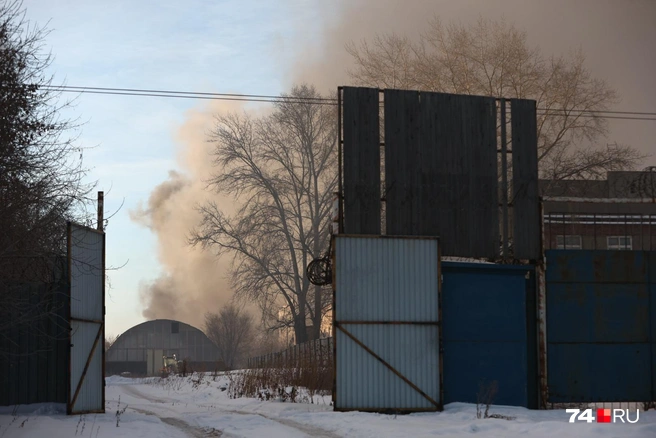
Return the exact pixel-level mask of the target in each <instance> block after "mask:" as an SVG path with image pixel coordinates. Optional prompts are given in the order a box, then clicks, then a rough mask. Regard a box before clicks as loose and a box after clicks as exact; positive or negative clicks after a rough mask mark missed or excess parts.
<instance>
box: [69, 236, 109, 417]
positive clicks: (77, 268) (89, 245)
mask: <svg viewBox="0 0 656 438" xmlns="http://www.w3.org/2000/svg"><path fill="white" fill-rule="evenodd" d="M70 227H71V229H70V241H69V257H70V280H71V285H70V287H71V356H70V360H71V365H70V368H71V375H70V393H69V407H68V412H69V413H70V414H75V413H84V412H104V409H105V407H104V400H103V398H104V376H103V348H104V339H103V336H104V333H103V332H104V331H103V325H104V293H105V289H104V281H105V271H104V268H105V266H104V253H105V247H104V246H105V236H104V234H103V233H102V232H99V231H96V230H92V229H89V228H85V227H82V226H79V225H75V224H71V225H70ZM96 339H98V341H97V342H96ZM94 343H95V348H94ZM87 364H88V366H87ZM85 367H86V373H85V372H84V370H85Z"/></svg>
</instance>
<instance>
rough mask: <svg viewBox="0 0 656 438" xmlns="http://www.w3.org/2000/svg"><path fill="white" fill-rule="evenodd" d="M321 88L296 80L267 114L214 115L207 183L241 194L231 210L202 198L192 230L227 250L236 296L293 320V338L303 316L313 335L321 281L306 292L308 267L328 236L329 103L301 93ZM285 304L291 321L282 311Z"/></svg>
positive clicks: (201, 240) (197, 239) (332, 135)
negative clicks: (211, 167) (297, 83)
mask: <svg viewBox="0 0 656 438" xmlns="http://www.w3.org/2000/svg"><path fill="white" fill-rule="evenodd" d="M318 97H321V95H320V94H319V93H318V92H317V91H316V90H315V89H314V88H312V87H310V86H307V85H302V86H297V87H294V88H293V89H292V91H291V93H290V94H289V95H287V96H283V97H282V98H281V99H280V100H279V101H278V102H277V103H276V106H275V111H274V112H273V113H272V114H271V115H269V116H267V117H262V118H259V119H253V118H251V117H250V116H248V115H246V114H244V115H238V114H225V115H218V116H217V117H216V121H217V125H216V129H215V130H214V132H213V135H212V141H213V142H214V144H215V150H214V154H213V159H214V164H215V166H216V168H217V173H216V174H215V175H214V177H213V178H212V179H211V181H210V182H209V187H210V188H211V189H213V190H216V191H219V192H222V193H225V194H229V195H232V196H234V197H235V198H237V199H239V201H240V203H241V208H240V209H239V210H238V211H237V213H236V214H234V215H233V216H231V217H228V216H226V215H225V214H224V213H223V212H222V211H221V208H220V207H219V206H217V205H216V204H212V203H208V204H205V205H203V206H200V207H199V209H200V212H201V214H202V218H203V219H202V222H201V224H200V226H199V227H198V229H196V230H194V231H193V232H192V237H191V242H192V243H193V244H196V245H201V246H202V247H204V248H206V249H209V250H213V251H215V252H216V253H217V254H230V255H232V256H233V265H232V286H233V289H234V291H235V294H236V296H237V297H238V298H240V299H247V300H249V301H256V302H258V304H259V305H260V308H261V309H262V311H263V314H266V315H269V316H272V315H276V317H275V318H274V319H273V321H274V322H273V324H274V325H293V327H294V330H295V333H296V339H297V342H304V341H305V340H307V338H308V333H307V323H308V319H309V320H310V321H311V322H312V325H313V326H314V328H315V333H314V336H318V333H319V330H320V322H321V315H322V312H324V310H323V305H322V302H323V301H324V300H323V299H322V298H321V296H322V291H321V290H319V289H315V290H314V295H315V296H318V297H319V299H318V301H317V300H316V299H313V298H312V295H311V294H310V290H311V285H310V283H309V281H308V279H307V278H306V276H305V268H306V266H307V265H308V263H309V262H310V261H311V260H312V259H314V258H317V257H319V256H321V255H322V253H323V252H324V251H325V249H326V246H327V244H328V227H327V225H328V220H329V211H330V205H331V203H330V197H331V196H332V193H333V192H334V191H335V188H336V183H337V172H336V158H337V157H336V154H335V148H334V146H335V141H336V132H335V124H336V120H335V114H334V108H332V107H329V106H326V105H321V104H319V103H316V102H318V101H317V100H303V99H304V98H318ZM299 98H300V99H299ZM315 303H318V304H315ZM312 304H315V306H314V307H310V306H311V305H312ZM283 306H284V307H287V308H289V309H290V314H291V321H280V320H279V317H278V316H277V315H279V314H280V312H278V311H277V310H279V309H280V308H281V307H283ZM267 320H269V321H272V319H271V318H267Z"/></svg>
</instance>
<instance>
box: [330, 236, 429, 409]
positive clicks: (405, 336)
mask: <svg viewBox="0 0 656 438" xmlns="http://www.w3.org/2000/svg"><path fill="white" fill-rule="evenodd" d="M438 265H439V256H438V241H437V239H429V238H382V237H364V236H360V237H354V236H336V240H335V278H336V282H335V321H336V324H337V325H338V328H337V330H335V346H336V371H335V372H336V390H335V408H336V409H345V410H347V409H360V410H381V411H384V410H399V411H404V410H410V411H412V410H437V409H438V408H441V400H440V361H439V338H440V333H439V327H438V321H439V319H438V317H439V279H438V275H439V270H438ZM340 327H341V328H343V329H344V330H347V331H348V332H349V333H351V335H353V336H354V337H355V338H357V339H358V340H359V341H360V342H361V343H362V344H364V345H365V346H366V347H367V348H369V349H370V350H372V351H373V352H374V353H375V354H376V355H378V356H379V357H380V358H381V359H382V360H384V361H385V362H387V363H388V364H389V365H390V366H391V367H392V368H394V369H395V370H396V371H397V372H398V373H399V374H401V375H402V376H404V377H405V378H406V379H408V380H409V381H410V382H412V384H414V385H416V386H417V387H418V388H420V390H421V391H423V392H424V393H425V394H426V395H427V396H428V397H430V398H431V399H432V400H434V401H436V402H437V403H439V405H440V406H439V407H438V406H435V405H434V404H433V403H431V402H430V401H429V400H428V399H427V398H426V397H424V396H422V395H421V394H420V393H419V392H418V391H417V390H415V389H414V388H412V387H411V386H410V385H409V384H408V383H407V382H405V381H404V380H403V379H402V378H401V377H399V376H398V375H397V374H395V373H394V372H393V371H391V370H390V369H389V368H387V367H386V366H385V365H383V364H382V363H381V362H380V361H379V360H378V359H377V358H376V357H374V356H373V355H371V354H370V353H369V352H367V351H366V350H365V349H364V348H363V347H362V346H361V345H358V344H357V343H356V342H355V341H354V340H352V339H351V338H350V337H349V336H347V335H346V334H345V333H344V332H343V331H342V330H341V329H340Z"/></svg>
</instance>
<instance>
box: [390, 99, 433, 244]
mask: <svg viewBox="0 0 656 438" xmlns="http://www.w3.org/2000/svg"><path fill="white" fill-rule="evenodd" d="M421 109H422V108H421V107H420V104H419V92H418V91H405V90H385V200H386V208H385V228H386V231H387V234H388V235H390V236H403V235H408V236H409V235H416V236H419V235H424V234H423V233H422V229H421V223H420V221H421V218H422V207H423V206H424V204H423V200H424V199H423V197H422V196H421V195H422V192H423V190H422V189H423V187H422V185H421V172H420V171H419V169H420V167H421V163H422V157H421V148H422V146H423V144H422V141H421V140H422V139H421V120H420V117H421Z"/></svg>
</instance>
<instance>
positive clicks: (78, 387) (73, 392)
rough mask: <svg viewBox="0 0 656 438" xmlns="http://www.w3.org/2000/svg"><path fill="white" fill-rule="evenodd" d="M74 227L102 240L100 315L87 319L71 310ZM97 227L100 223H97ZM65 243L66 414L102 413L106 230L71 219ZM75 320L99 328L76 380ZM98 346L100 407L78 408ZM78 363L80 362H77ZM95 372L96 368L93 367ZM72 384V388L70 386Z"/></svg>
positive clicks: (90, 267)
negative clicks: (66, 277)
mask: <svg viewBox="0 0 656 438" xmlns="http://www.w3.org/2000/svg"><path fill="white" fill-rule="evenodd" d="M74 228H75V229H76V230H81V231H84V232H86V233H93V234H97V235H100V236H101V243H102V249H101V253H102V257H101V263H100V274H99V276H100V284H101V289H100V293H101V294H102V298H101V300H102V304H101V307H100V309H101V310H100V315H98V316H100V318H98V317H93V318H87V317H82V316H79V315H76V314H75V313H76V312H75V311H74V309H73V307H74V306H73V300H74V297H73V287H72V286H73V281H74V279H73V269H72V267H73V248H74V247H75V243H74V242H73V229H74ZM99 228H100V226H99ZM67 236H68V238H67V246H68V276H69V278H68V280H69V288H70V289H69V306H70V312H69V325H70V327H71V330H70V337H69V339H70V349H71V352H70V355H69V372H68V382H69V383H68V391H69V393H68V397H67V406H66V411H67V413H68V414H69V415H75V414H86V413H104V412H105V384H104V383H105V382H104V378H105V348H104V339H105V233H104V232H103V231H102V230H96V229H93V228H89V227H85V226H81V225H77V224H73V223H71V222H68V224H67ZM77 262H78V263H81V264H87V262H81V261H77ZM93 268H94V267H92V266H90V265H89V269H93ZM75 323H77V325H78V327H81V325H82V324H93V325H97V326H98V329H97V332H96V333H95V337H94V338H93V344H92V346H91V349H90V351H89V353H88V356H87V358H86V361H85V364H84V367H83V369H82V373H81V376H80V379H79V381H78V382H74V381H73V375H72V373H73V362H74V361H75V357H74V354H73V348H75V345H74V342H73V338H74V335H76V334H77V333H74V330H73V326H74V325H75ZM98 348H100V363H101V364H100V370H99V371H100V388H96V389H97V390H99V391H100V393H101V394H100V400H101V402H100V406H98V407H97V408H92V409H77V408H76V404H77V402H78V399H79V396H80V393H81V391H82V387H83V385H84V383H85V379H86V378H87V373H88V372H89V369H90V367H91V362H92V359H93V358H94V354H96V352H97V349H98ZM78 365H79V364H78ZM96 371H98V370H96ZM73 387H75V389H73Z"/></svg>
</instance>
